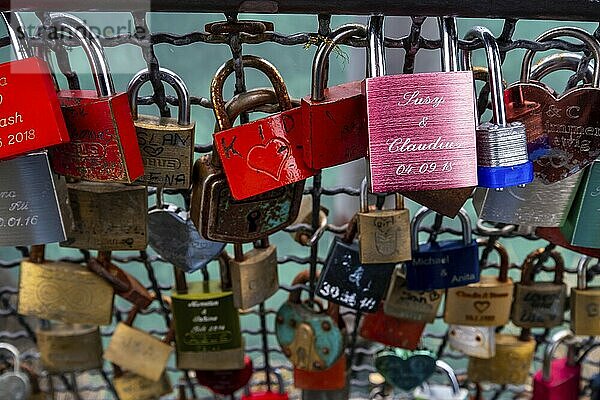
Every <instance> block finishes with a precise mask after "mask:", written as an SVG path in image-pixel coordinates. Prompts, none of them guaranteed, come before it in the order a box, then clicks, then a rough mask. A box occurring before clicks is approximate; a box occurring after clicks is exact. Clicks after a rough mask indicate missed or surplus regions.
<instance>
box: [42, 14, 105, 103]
mask: <svg viewBox="0 0 600 400" xmlns="http://www.w3.org/2000/svg"><path fill="white" fill-rule="evenodd" d="M50 22H51V24H52V25H53V26H54V27H55V28H57V29H59V30H60V31H61V32H68V33H69V34H71V36H72V37H73V39H75V40H76V41H78V42H79V43H81V47H82V48H83V51H84V52H85V54H86V56H87V58H88V61H89V63H90V67H91V69H92V77H93V79H94V84H95V86H96V92H97V93H98V96H100V97H109V96H114V95H115V94H116V90H115V85H114V82H113V80H112V77H111V74H110V68H109V65H108V62H107V59H106V55H105V53H104V48H103V47H102V44H101V43H100V39H99V38H98V36H96V34H95V33H94V32H93V31H92V30H91V29H90V28H89V27H88V26H87V25H86V24H85V23H84V22H83V21H82V20H81V19H79V18H77V17H76V16H74V15H71V14H67V13H62V12H53V13H50Z"/></svg>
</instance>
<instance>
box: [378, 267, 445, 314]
mask: <svg viewBox="0 0 600 400" xmlns="http://www.w3.org/2000/svg"><path fill="white" fill-rule="evenodd" d="M443 295H444V293H443V292H442V291H441V290H431V291H416V290H409V289H408V288H407V287H406V276H405V274H404V273H403V272H402V269H401V268H400V267H398V266H397V267H396V270H395V271H394V273H393V274H392V281H391V283H390V287H389V289H388V291H387V295H386V298H385V302H384V303H383V312H384V313H385V314H387V315H389V316H391V317H396V318H400V319H409V320H413V321H421V322H428V323H432V322H434V321H435V318H436V316H437V311H438V308H440V303H441V302H442V296H443Z"/></svg>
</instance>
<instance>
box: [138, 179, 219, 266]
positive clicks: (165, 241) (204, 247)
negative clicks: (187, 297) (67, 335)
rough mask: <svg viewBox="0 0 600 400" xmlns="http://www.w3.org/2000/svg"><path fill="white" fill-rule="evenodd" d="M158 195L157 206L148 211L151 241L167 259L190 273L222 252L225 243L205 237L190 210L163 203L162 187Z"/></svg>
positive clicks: (151, 245) (152, 245)
mask: <svg viewBox="0 0 600 400" xmlns="http://www.w3.org/2000/svg"><path fill="white" fill-rule="evenodd" d="M156 197H157V201H156V208H154V209H152V210H150V211H149V212H148V244H149V245H150V247H152V249H153V250H154V251H156V252H157V253H158V254H159V255H160V256H161V257H162V258H163V259H164V260H165V261H167V262H169V263H171V264H173V265H174V266H175V267H177V268H181V269H182V270H183V271H185V272H188V273H191V272H194V271H197V270H199V269H201V268H205V267H206V266H207V264H208V263H209V262H210V261H212V260H214V259H215V258H217V257H218V256H219V254H221V252H222V251H223V249H224V248H225V243H221V242H213V241H211V240H207V239H205V238H203V237H202V235H201V234H200V232H199V231H198V229H196V227H195V226H194V223H193V222H192V220H191V219H190V218H189V215H188V212H187V211H181V210H179V208H178V207H177V206H176V205H174V204H167V203H165V202H164V199H163V192H162V189H160V188H157V191H156Z"/></svg>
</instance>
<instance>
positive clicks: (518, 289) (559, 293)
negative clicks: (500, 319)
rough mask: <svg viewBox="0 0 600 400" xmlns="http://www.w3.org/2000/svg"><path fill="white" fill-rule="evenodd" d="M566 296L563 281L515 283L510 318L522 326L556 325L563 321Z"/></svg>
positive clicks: (549, 326) (547, 326)
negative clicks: (558, 282)
mask: <svg viewBox="0 0 600 400" xmlns="http://www.w3.org/2000/svg"><path fill="white" fill-rule="evenodd" d="M566 296H567V287H566V285H565V284H564V283H563V284H554V283H550V282H539V283H535V284H533V285H523V284H521V283H517V284H515V293H514V298H515V299H514V303H513V309H512V316H511V319H512V321H513V323H514V324H515V325H517V326H520V327H522V328H537V327H546V328H551V327H554V326H558V325H560V324H562V322H563V318H564V312H565V300H566Z"/></svg>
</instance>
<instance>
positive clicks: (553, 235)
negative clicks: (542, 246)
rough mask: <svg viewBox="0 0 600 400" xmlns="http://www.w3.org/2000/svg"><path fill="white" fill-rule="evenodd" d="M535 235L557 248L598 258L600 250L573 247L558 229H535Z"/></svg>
mask: <svg viewBox="0 0 600 400" xmlns="http://www.w3.org/2000/svg"><path fill="white" fill-rule="evenodd" d="M535 235H536V236H537V237H539V238H540V239H544V240H547V241H549V242H551V243H553V244H555V245H557V246H560V247H564V248H565V249H569V250H573V251H574V252H576V253H579V254H583V255H586V256H589V257H592V258H600V248H599V249H594V248H591V247H581V246H574V245H572V244H571V243H569V241H568V240H567V239H566V238H565V237H564V235H563V234H562V233H561V231H560V228H542V227H538V228H536V229H535Z"/></svg>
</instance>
